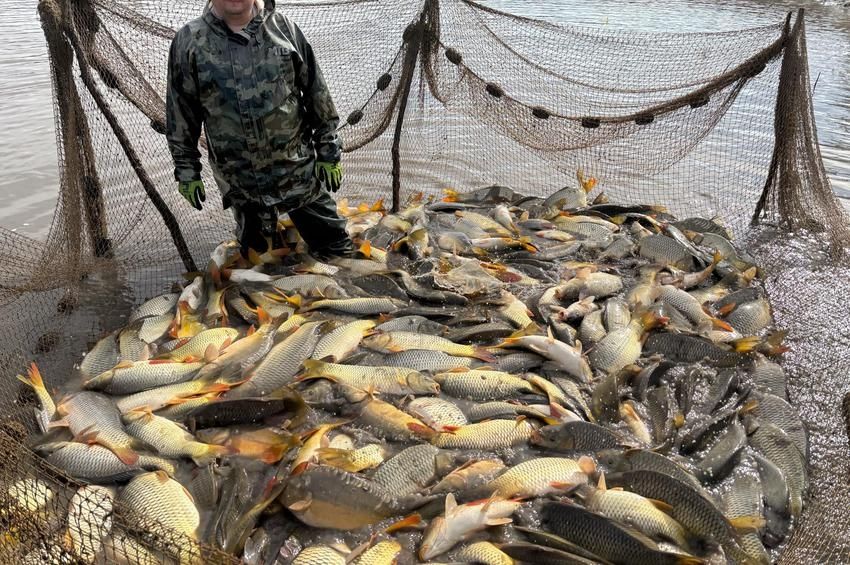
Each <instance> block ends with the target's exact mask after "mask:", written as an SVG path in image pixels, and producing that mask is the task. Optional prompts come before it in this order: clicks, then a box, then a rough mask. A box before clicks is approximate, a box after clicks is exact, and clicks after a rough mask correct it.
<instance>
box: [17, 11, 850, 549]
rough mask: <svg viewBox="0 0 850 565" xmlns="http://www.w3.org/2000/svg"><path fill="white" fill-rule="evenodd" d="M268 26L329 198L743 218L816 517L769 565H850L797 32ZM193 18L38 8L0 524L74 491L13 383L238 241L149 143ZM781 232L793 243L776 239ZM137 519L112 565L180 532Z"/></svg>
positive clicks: (826, 206)
mask: <svg viewBox="0 0 850 565" xmlns="http://www.w3.org/2000/svg"><path fill="white" fill-rule="evenodd" d="M276 8H277V9H278V10H282V11H284V12H285V13H286V14H287V15H288V16H289V17H290V18H291V19H292V20H294V21H295V22H297V23H298V25H299V26H300V27H301V28H302V29H303V31H304V33H305V35H306V36H307V38H308V39H309V40H310V41H311V43H312V45H313V47H314V51H315V52H316V54H317V57H318V59H319V62H320V65H321V66H322V68H323V71H324V74H325V76H326V77H327V80H328V82H329V85H330V88H331V91H332V94H333V96H334V100H335V102H336V105H337V109H338V111H339V114H340V117H341V129H340V134H341V136H342V138H343V141H344V144H345V151H346V153H345V156H344V167H345V180H344V186H343V189H342V193H341V195H342V196H343V197H347V198H348V199H349V200H350V201H352V202H359V201H373V200H376V199H379V198H384V199H385V201H386V202H387V204H388V205H389V203H390V202H391V201H392V196H393V195H392V191H393V188H394V186H395V188H397V189H398V197H399V199H400V200H401V201H404V200H405V199H406V198H409V197H410V196H412V195H413V194H415V193H418V192H423V193H425V194H426V195H428V196H435V197H437V198H439V197H440V196H441V195H442V191H443V190H444V189H453V190H457V191H464V190H470V189H473V188H477V187H480V186H486V185H492V184H498V185H504V186H509V187H513V188H515V189H516V190H517V191H519V192H522V193H524V194H529V195H546V194H549V193H551V192H553V191H554V190H557V189H559V188H561V187H563V186H565V185H568V184H575V183H576V174H577V171H579V170H581V171H583V173H584V174H585V175H586V176H588V177H590V176H592V177H595V178H597V179H598V181H599V182H598V185H597V188H596V189H595V192H594V193H593V194H591V197H595V196H597V195H598V194H599V193H601V192H604V193H605V195H607V197H608V198H609V199H610V200H611V201H613V202H632V203H635V202H640V203H649V204H663V205H666V206H667V207H668V208H669V209H670V211H671V212H672V213H673V214H675V215H677V216H679V217H683V218H684V217H689V216H703V217H714V216H719V217H720V218H722V220H723V222H725V223H726V224H727V225H729V226H730V227H731V228H732V229H733V231H734V232H735V233H736V234H737V235H739V236H741V235H744V234H745V233H746V232H747V231H748V229H749V226H750V224H751V221H752V220H754V219H755V220H758V221H760V222H762V223H766V224H768V225H770V226H773V228H771V231H770V232H767V231H766V230H761V231H759V232H757V233H754V234H751V236H750V238H751V240H752V242H753V245H754V250H753V251H754V253H755V255H756V258H757V259H759V261H758V262H759V263H760V264H762V265H765V266H766V267H767V269H766V271H767V289H768V291H769V293H770V295H771V300H772V302H773V304H774V305H775V309H776V313H775V315H776V317H777V323H778V325H779V326H780V327H786V328H788V329H789V330H790V334H789V341H790V342H791V345H792V351H791V353H789V354H788V357H787V359H786V363H785V367H786V370H788V372H789V375H790V377H791V378H790V379H789V385H790V388H791V391H790V392H791V398H792V401H794V403H795V404H796V405H797V406H799V407H800V408H801V412H802V413H803V416H804V419H805V420H806V421H807V423H808V424H809V425H810V434H811V442H812V468H813V471H812V474H813V477H812V478H813V488H812V496H813V500H812V502H811V503H810V505H809V509H808V510H807V513H806V515H805V518H804V520H803V521H802V524H801V525H799V527H798V529H797V532H796V534H795V535H794V537H793V538H792V540H791V542H790V544H789V545H788V547H787V548H786V550H785V552H784V554H783V557H782V561H783V562H789V563H791V562H829V563H839V562H848V561H850V545H848V542H847V539H848V535H847V534H848V533H850V530H848V526H847V523H848V520H847V512H846V509H847V508H848V505H850V490H848V487H847V486H846V483H847V481H846V478H845V475H846V461H847V455H848V446H847V437H846V435H845V434H844V432H843V423H842V419H841V417H840V398H841V396H842V394H843V392H844V391H845V388H846V385H845V384H844V379H845V378H846V375H847V374H849V373H850V353H848V351H850V335H848V331H850V330H848V328H850V292H848V290H847V289H848V286H847V282H846V281H847V275H848V273H847V272H846V268H843V267H841V266H836V265H837V264H840V263H836V258H838V257H840V255H841V252H842V250H843V249H844V248H845V245H846V243H847V242H848V241H850V240H848V227H847V226H848V220H847V217H846V215H845V214H844V212H843V211H842V209H841V207H840V205H839V204H838V203H837V202H836V200H835V198H834V197H833V195H832V192H831V190H830V187H829V183H828V180H827V178H826V174H825V172H824V169H823V165H822V162H821V159H820V154H819V152H818V146H817V133H816V127H815V124H814V119H813V116H812V109H811V96H810V84H809V76H808V64H807V59H806V51H805V29H804V24H803V21H802V18H797V17H789V19H788V20H787V21H784V22H783V21H780V22H777V23H776V25H773V26H766V27H759V28H754V29H746V30H741V31H734V32H721V33H704V34H675V33H669V34H655V33H652V34H650V33H636V32H625V31H617V30H613V29H604V30H599V29H591V28H580V27H563V26H556V25H552V24H549V23H545V22H540V21H536V20H531V19H527V18H521V17H515V16H512V15H508V14H504V13H501V12H497V11H494V10H492V9H490V8H487V7H486V6H483V5H481V4H478V3H475V2H472V1H468V0H440V1H437V0H430V1H428V0H424V1H420V0H403V1H400V0H393V1H389V0H335V1H332V0H320V1H319V0H317V1H300V2H282V3H281V2H279V3H278V4H277V7H276ZM202 9H203V3H202V2H197V1H189V0H158V1H150V2H137V1H129V0H111V1H105V0H103V1H94V0H77V1H71V0H42V1H41V2H40V3H39V11H40V14H41V18H42V22H43V27H44V31H45V34H46V36H47V39H48V46H49V55H50V61H51V71H52V76H53V87H54V99H55V102H56V104H55V113H56V124H57V128H56V135H57V145H58V148H59V161H60V163H59V164H60V171H61V179H62V185H61V188H60V191H59V200H58V203H57V208H56V212H55V215H54V218H53V224H52V227H51V230H50V233H49V235H48V237H47V239H46V240H45V241H43V242H37V241H34V240H31V239H29V238H27V237H25V236H22V235H20V234H16V233H13V232H11V231H9V230H5V229H2V228H0V265H2V268H0V317H2V319H3V323H2V324H0V343H2V346H0V378H1V379H2V380H0V383H2V384H0V390H2V393H3V394H2V400H0V403H2V404H0V406H2V409H3V413H4V414H6V415H7V416H6V417H5V419H4V420H3V422H4V423H3V426H2V429H0V454H2V460H3V461H2V464H0V484H2V492H0V494H1V495H2V496H3V497H5V500H4V501H3V502H4V504H3V507H4V508H13V509H14V508H17V506H15V504H17V503H16V502H13V501H12V500H10V499H9V497H10V496H11V495H10V491H9V487H10V485H15V484H18V486H17V487H16V489H17V490H13V491H12V494H13V495H15V494H19V491H21V490H23V491H27V492H29V491H32V492H31V493H30V494H31V495H32V496H37V495H38V486H37V485H36V484H34V483H32V482H26V481H28V480H31V479H34V478H37V479H39V480H42V481H45V482H47V483H49V484H51V485H52V486H53V487H55V492H56V496H57V498H58V499H57V500H55V501H53V502H51V504H57V505H59V506H62V507H64V508H67V507H68V505H69V504H70V503H71V497H72V496H73V495H74V493H75V492H76V488H75V486H77V485H74V484H72V482H71V481H69V479H68V478H67V477H63V476H62V474H61V472H59V471H58V470H56V469H51V468H49V467H48V466H47V465H46V464H45V463H44V462H43V461H42V460H41V459H40V458H38V457H37V456H35V455H33V454H32V453H31V452H30V451H29V450H28V449H27V448H26V447H25V443H26V440H27V437H28V436H29V435H30V434H33V433H35V432H36V430H35V423H34V420H33V418H32V405H33V398H32V396H31V393H30V391H29V390H28V389H26V387H21V386H20V385H19V383H18V381H17V380H15V374H16V373H20V372H23V370H24V368H25V367H26V365H27V364H28V363H29V362H30V361H31V360H33V359H36V360H37V361H38V363H39V366H40V367H41V368H42V372H43V374H44V375H45V378H46V381H47V384H48V387H49V388H50V387H61V386H62V384H63V382H64V381H65V379H66V375H67V374H69V372H70V371H71V368H72V366H73V364H74V363H78V362H79V361H80V359H81V356H82V353H83V352H84V351H86V350H87V349H89V347H90V345H91V344H92V343H93V342H94V341H95V340H96V339H97V338H99V337H101V336H102V335H104V334H105V333H107V332H109V331H112V330H115V329H116V328H118V327H121V326H122V325H123V324H124V323H125V321H126V315H127V313H128V312H129V311H130V308H131V307H132V306H133V305H135V304H138V303H140V302H141V301H142V300H144V299H146V298H149V297H151V296H153V295H155V294H157V293H160V292H162V291H164V290H167V289H168V288H169V286H170V285H171V284H172V282H173V281H175V280H180V277H181V276H182V274H183V273H184V272H186V271H191V270H194V269H195V267H196V266H203V265H204V264H205V262H206V260H207V257H208V256H209V253H210V251H211V250H212V249H213V248H214V246H215V245H217V244H218V243H219V242H220V241H222V240H223V239H226V238H227V237H229V236H230V235H231V233H232V229H233V219H232V216H231V214H230V212H229V211H226V210H222V207H221V199H220V197H219V195H218V193H217V191H216V190H215V183H214V181H213V179H212V176H211V175H210V172H209V168H208V167H205V169H204V180H205V184H206V186H207V201H206V205H205V207H204V210H203V212H197V211H195V210H194V209H193V208H191V207H190V206H189V205H188V204H187V203H186V202H185V201H183V200H182V198H181V197H180V196H179V195H178V193H177V191H176V190H175V186H174V181H173V176H172V163H171V158H170V155H169V153H168V149H167V144H166V140H165V136H164V123H165V113H164V92H165V82H166V62H167V51H168V47H169V44H170V41H171V38H172V37H173V35H174V33H175V30H176V29H178V28H179V27H180V26H181V25H183V24H184V23H185V22H187V21H188V20H190V19H192V18H194V17H197V16H198V15H200V13H201V11H202ZM394 147H395V148H396V149H397V151H396V155H397V159H395V160H394V158H393V149H394ZM202 150H204V148H203V147H202ZM787 230H796V231H800V230H803V231H805V233H807V234H808V236H807V238H805V239H786V238H777V237H773V235H775V234H783V233H785V232H786V231H787ZM812 250H816V252H814V251H812ZM21 481H24V482H21ZM13 498H15V499H16V500H17V498H16V497H13ZM131 512H132V509H121V508H117V509H116V512H115V524H116V525H117V526H116V527H117V528H118V530H119V531H124V532H126V536H123V537H120V536H119V537H117V538H115V539H117V540H118V541H117V543H119V544H121V546H122V547H121V548H120V550H119V551H118V552H113V553H112V554H111V555H112V558H108V559H107V560H108V561H116V562H120V559H121V551H123V552H124V554H126V555H130V554H132V557H131V558H130V559H131V560H130V562H146V561H145V559H147V557H146V556H147V555H149V554H150V555H154V556H155V557H156V558H155V560H154V562H157V561H166V562H167V560H168V559H169V557H167V556H170V558H171V559H172V560H173V559H176V558H177V557H178V556H179V552H176V550H175V549H174V548H175V547H184V545H181V544H180V543H179V540H178V541H175V538H174V535H173V534H170V533H169V532H167V531H165V530H163V529H162V528H157V527H155V525H153V524H140V523H139V522H138V520H136V519H134V518H133V516H132V514H131ZM41 517H42V516H41V515H40V514H39V512H38V511H32V509H30V508H22V509H18V510H15V511H12V512H7V513H0V519H2V520H3V525H4V528H12V526H11V524H14V529H11V530H9V531H12V533H13V534H14V535H10V536H6V537H4V538H3V541H2V542H0V561H3V562H6V559H7V558H9V559H21V558H22V556H24V555H30V554H31V553H32V552H33V551H35V550H38V549H39V547H40V544H41V546H44V547H47V548H49V547H53V546H54V545H56V544H51V543H50V542H51V541H52V540H53V536H54V535H56V532H51V531H50V529H49V528H44V527H43V523H42V521H41V520H40V518H41ZM151 532H153V533H151ZM59 545H60V546H61V544H59ZM133 552H135V553H133ZM192 552H193V555H194V556H195V557H196V558H198V559H201V558H202V559H203V560H204V562H209V563H213V562H227V561H228V559H229V558H228V557H227V556H225V555H223V554H220V553H216V552H214V551H213V550H211V549H207V548H200V547H194V548H193V549H192ZM45 559H48V558H45ZM44 562H47V561H44Z"/></svg>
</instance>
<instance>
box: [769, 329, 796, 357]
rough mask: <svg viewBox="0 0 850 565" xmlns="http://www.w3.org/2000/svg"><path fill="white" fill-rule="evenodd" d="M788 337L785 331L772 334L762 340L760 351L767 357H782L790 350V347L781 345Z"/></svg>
mask: <svg viewBox="0 0 850 565" xmlns="http://www.w3.org/2000/svg"><path fill="white" fill-rule="evenodd" d="M787 336H788V331H787V330H782V331H778V332H773V333H771V334H770V335H768V336H767V338H766V339H765V340H764V344H763V347H762V350H763V351H764V353H765V354H767V355H774V356H775V355H782V354H783V353H785V352H787V351H789V350H790V347H788V346H787V345H783V343H782V342H783V341H784V340H785V338H786V337H787Z"/></svg>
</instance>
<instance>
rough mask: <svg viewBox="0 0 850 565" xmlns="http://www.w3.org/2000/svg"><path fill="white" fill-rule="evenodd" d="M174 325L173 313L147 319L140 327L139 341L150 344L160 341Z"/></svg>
mask: <svg viewBox="0 0 850 565" xmlns="http://www.w3.org/2000/svg"><path fill="white" fill-rule="evenodd" d="M173 324H174V314H173V313H172V312H166V313H165V314H161V315H159V316H153V317H151V318H145V319H143V320H142V322H141V325H140V326H139V334H138V335H139V339H140V340H142V341H144V342H145V343H149V344H150V343H154V342H156V341H159V340H160V339H161V338H163V337H165V335H166V334H167V333H168V331H169V330H170V329H171V327H172V326H173Z"/></svg>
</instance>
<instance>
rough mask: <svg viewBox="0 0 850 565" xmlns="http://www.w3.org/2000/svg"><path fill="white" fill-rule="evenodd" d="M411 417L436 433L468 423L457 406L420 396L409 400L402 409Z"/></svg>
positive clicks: (439, 399)
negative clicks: (417, 419)
mask: <svg viewBox="0 0 850 565" xmlns="http://www.w3.org/2000/svg"><path fill="white" fill-rule="evenodd" d="M404 409H405V411H407V412H408V413H409V414H410V415H411V416H413V417H415V418H419V419H420V420H422V422H423V423H424V424H425V425H426V426H428V427H431V428H433V429H435V430H437V431H443V429H444V428H446V427H449V428H458V427H460V426H465V425H466V424H468V423H469V421H468V420H467V419H466V416H465V415H464V414H463V412H462V411H461V409H460V408H458V406H457V404H455V403H454V402H449V401H448V400H443V399H442V398H437V397H430V396H421V397H419V398H414V399H413V400H411V401H410V402H409V403H408V404H407V406H405V407H404Z"/></svg>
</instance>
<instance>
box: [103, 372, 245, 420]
mask: <svg viewBox="0 0 850 565" xmlns="http://www.w3.org/2000/svg"><path fill="white" fill-rule="evenodd" d="M228 390H230V385H229V384H226V383H208V382H204V381H198V380H192V381H187V382H185V383H178V384H175V385H168V386H163V387H159V388H155V389H152V390H145V391H142V392H137V393H135V394H129V395H127V396H121V397H116V398H115V407H116V408H118V411H119V412H120V413H121V414H125V413H127V412H129V411H130V410H134V409H136V408H142V407H148V408H150V409H151V410H159V409H160V408H164V407H166V406H175V405H179V404H183V403H185V402H187V401H189V400H190V399H192V398H195V397H200V396H205V395H208V394H219V393H223V392H227V391H228Z"/></svg>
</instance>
